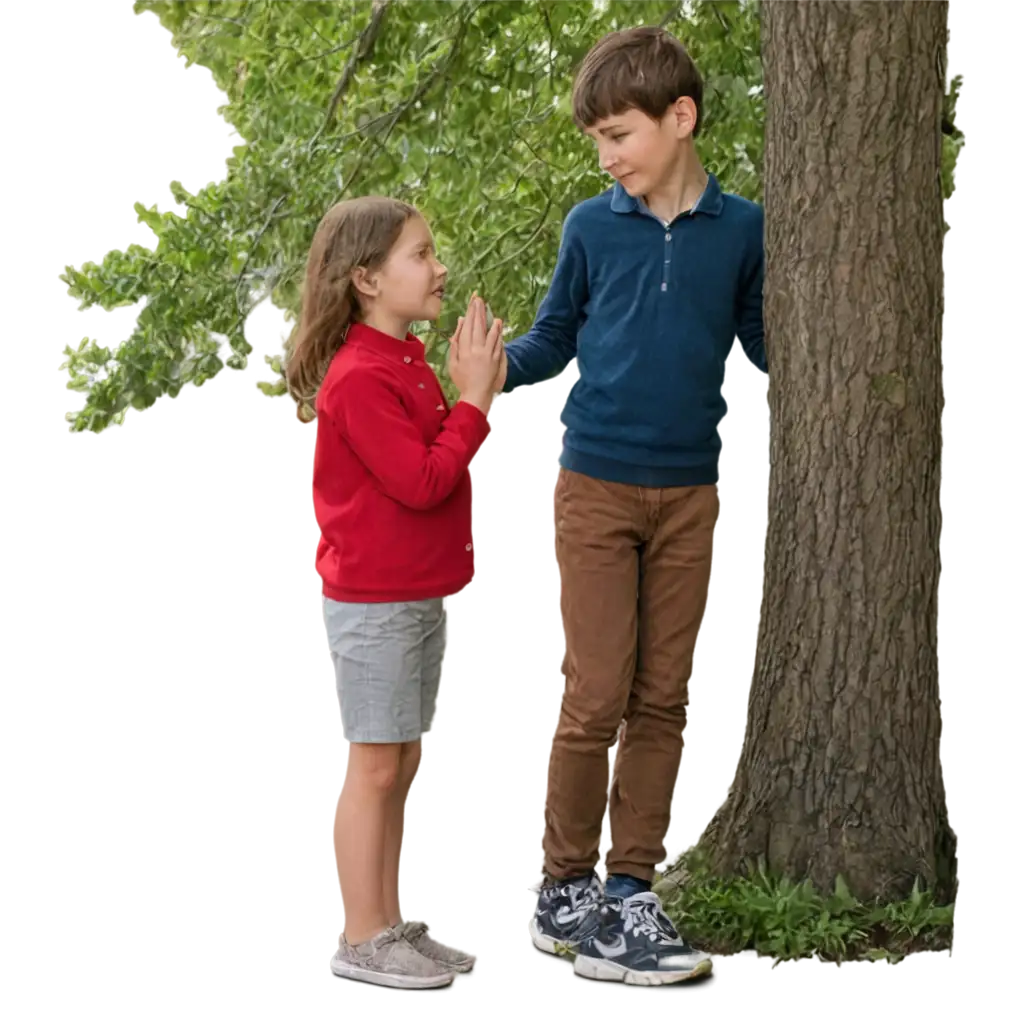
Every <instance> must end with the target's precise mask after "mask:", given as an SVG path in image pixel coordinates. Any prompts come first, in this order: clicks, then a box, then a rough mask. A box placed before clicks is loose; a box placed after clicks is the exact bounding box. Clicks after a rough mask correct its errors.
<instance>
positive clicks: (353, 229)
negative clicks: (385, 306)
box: [285, 196, 417, 420]
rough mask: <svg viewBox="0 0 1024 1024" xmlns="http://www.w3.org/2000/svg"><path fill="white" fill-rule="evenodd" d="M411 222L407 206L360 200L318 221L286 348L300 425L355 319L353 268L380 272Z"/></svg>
mask: <svg viewBox="0 0 1024 1024" xmlns="http://www.w3.org/2000/svg"><path fill="white" fill-rule="evenodd" d="M415 216H417V210H416V208H415V207H413V206H410V205H409V204H408V203H403V202H400V201H399V200H397V199H388V198H386V197H384V196H364V197H361V198H359V199H346V200H345V201H343V202H340V203H338V204H337V205H335V206H332V207H331V209H329V210H328V211H327V213H326V214H325V215H324V217H323V220H321V221H320V224H319V226H318V227H317V229H316V234H315V235H314V236H313V244H312V245H311V246H310V249H309V259H308V261H307V263H306V280H305V284H304V286H303V290H302V311H301V313H300V315H299V322H298V324H297V325H296V327H295V330H294V331H293V332H292V335H291V337H290V338H289V339H288V344H287V346H286V359H287V362H286V366H285V379H286V380H287V382H288V390H289V392H291V395H292V397H293V398H294V399H295V400H296V402H298V404H299V418H300V419H303V420H305V419H310V418H312V416H313V415H314V409H315V402H316V395H317V392H318V391H319V390H320V385H321V384H322V383H323V379H324V374H325V373H326V372H327V368H328V366H330V363H331V360H332V359H333V358H334V356H335V354H336V353H337V351H338V349H339V348H340V347H341V344H342V342H343V341H344V340H345V333H346V331H347V330H348V326H349V324H350V323H352V321H353V320H356V319H358V318H359V302H358V296H357V295H356V290H355V287H354V285H353V284H352V272H353V271H354V270H355V269H356V268H357V267H363V268H364V269H366V270H368V271H373V270H379V269H380V267H381V266H383V264H384V262H385V260H386V259H387V258H388V254H389V253H390V252H391V250H392V248H393V247H394V245H395V242H397V241H398V236H399V235H400V234H401V233H402V228H403V227H405V224H406V222H407V221H408V220H409V219H410V218H411V217H415ZM304 410H305V415H304V414H303V412H304Z"/></svg>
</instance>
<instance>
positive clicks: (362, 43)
mask: <svg viewBox="0 0 1024 1024" xmlns="http://www.w3.org/2000/svg"><path fill="white" fill-rule="evenodd" d="M389 3H390V0H373V10H372V12H371V14H370V21H369V23H368V24H367V26H366V28H364V29H363V31H362V32H361V33H360V35H359V39H358V42H357V44H356V46H355V48H354V49H353V50H352V53H351V55H350V56H349V58H348V60H347V61H346V62H345V67H344V68H342V71H341V78H339V79H338V84H337V85H336V86H335V87H334V92H333V93H332V95H331V100H330V102H329V103H328V104H327V113H326V114H325V115H324V120H323V123H322V124H321V125H320V127H319V128H318V129H317V131H316V134H315V135H314V136H313V137H312V138H311V139H310V140H309V149H312V148H313V147H314V146H315V145H316V142H317V140H318V139H319V138H320V136H321V135H323V133H324V130H325V129H326V128H327V126H328V125H329V124H330V123H331V120H332V119H333V118H334V112H335V111H336V110H337V109H338V104H339V103H340V102H341V97H342V96H344V95H345V90H346V89H347V88H348V87H349V84H350V83H351V81H352V76H353V75H354V74H355V73H356V67H357V66H358V65H359V63H360V62H361V61H364V60H366V58H367V57H369V56H370V54H371V53H372V52H373V46H374V44H375V43H376V42H377V36H378V35H380V27H381V24H382V23H383V21H384V15H385V14H386V13H387V9H388V4H389Z"/></svg>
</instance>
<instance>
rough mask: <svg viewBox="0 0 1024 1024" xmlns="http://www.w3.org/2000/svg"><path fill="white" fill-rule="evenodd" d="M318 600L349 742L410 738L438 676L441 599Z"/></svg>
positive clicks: (426, 719)
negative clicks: (325, 627)
mask: <svg viewBox="0 0 1024 1024" xmlns="http://www.w3.org/2000/svg"><path fill="white" fill-rule="evenodd" d="M323 602H324V624H325V625H326V626H327V641H328V643H329V644H330V648H331V658H332V660H333V661H334V675H335V681H336V684H337V688H338V703H339V704H340V705H341V725H342V729H343V731H344V734H345V739H347V740H348V741H349V742H350V743H410V742H412V741H413V740H417V739H419V737H420V735H421V734H422V733H425V732H427V731H428V730H429V729H430V723H431V722H432V721H433V718H434V708H435V706H436V704H437V689H438V686H439V685H440V682H441V662H442V661H443V660H444V647H445V634H446V624H447V613H446V612H445V607H444V600H443V599H441V598H437V599H436V600H432V601H403V602H398V603H393V604H348V603H343V602H340V601H332V600H331V599H330V598H329V597H325V598H324V599H323Z"/></svg>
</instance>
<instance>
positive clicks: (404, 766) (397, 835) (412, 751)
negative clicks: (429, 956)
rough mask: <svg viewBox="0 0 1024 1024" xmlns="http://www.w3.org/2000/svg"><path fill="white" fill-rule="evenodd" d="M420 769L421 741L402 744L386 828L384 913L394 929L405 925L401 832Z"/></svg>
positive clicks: (383, 880)
mask: <svg viewBox="0 0 1024 1024" xmlns="http://www.w3.org/2000/svg"><path fill="white" fill-rule="evenodd" d="M419 766H420V741H419V740H415V741H414V742H413V743H403V744H402V754H401V760H400V762H399V769H398V782H397V784H396V786H395V789H394V791H393V793H392V795H391V801H390V803H389V805H388V812H387V814H388V817H387V821H386V822H385V826H384V872H383V878H382V882H383V895H384V912H385V914H386V915H387V919H388V924H389V925H392V926H394V925H396V924H400V923H401V921H402V911H401V909H400V908H399V905H398V861H399V857H400V856H401V852H402V832H403V829H404V826H405V799H406V797H407V796H408V795H409V787H410V786H411V785H412V780H413V779H414V778H415V777H416V770H417V768H419Z"/></svg>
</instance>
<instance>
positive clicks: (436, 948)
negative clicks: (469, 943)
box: [395, 921, 476, 974]
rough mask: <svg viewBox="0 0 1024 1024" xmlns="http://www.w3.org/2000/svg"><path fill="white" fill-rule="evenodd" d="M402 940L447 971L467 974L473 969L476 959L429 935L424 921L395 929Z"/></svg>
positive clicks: (402, 925)
mask: <svg viewBox="0 0 1024 1024" xmlns="http://www.w3.org/2000/svg"><path fill="white" fill-rule="evenodd" d="M395 931H397V932H399V933H400V934H401V936H402V938H404V939H405V941H406V942H408V943H409V945H410V946H412V948H413V949H415V950H416V952H418V953H422V954H423V955H424V956H425V957H428V958H429V959H431V960H433V961H434V962H435V963H438V964H440V965H441V966H442V967H444V968H445V969H446V970H449V971H457V972H458V973H459V974H465V973H466V972H467V971H471V970H472V969H473V964H475V963H476V957H475V956H470V955H469V953H463V952H461V951H460V950H458V949H452V947H451V946H446V945H444V944H443V943H441V942H438V941H437V940H436V939H432V938H431V937H430V936H429V935H428V934H427V926H426V925H425V924H424V923H423V922H422V921H406V922H405V923H404V924H400V925H398V926H397V927H396V928H395Z"/></svg>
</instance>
